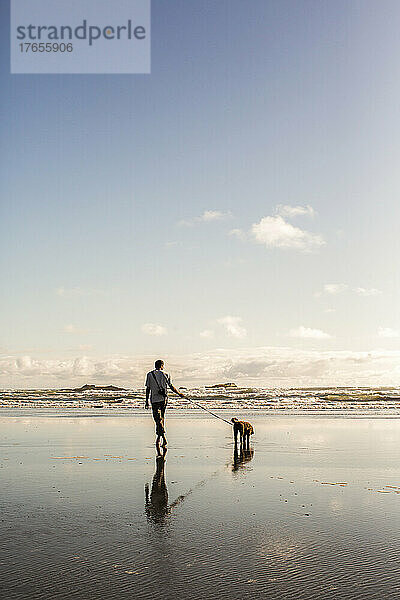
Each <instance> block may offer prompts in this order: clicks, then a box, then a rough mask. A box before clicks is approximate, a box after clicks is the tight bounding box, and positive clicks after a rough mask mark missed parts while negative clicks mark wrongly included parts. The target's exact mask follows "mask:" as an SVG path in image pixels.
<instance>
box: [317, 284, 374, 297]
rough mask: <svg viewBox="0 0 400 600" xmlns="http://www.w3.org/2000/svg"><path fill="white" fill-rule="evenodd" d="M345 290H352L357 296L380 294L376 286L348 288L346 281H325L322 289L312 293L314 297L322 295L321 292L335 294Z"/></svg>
mask: <svg viewBox="0 0 400 600" xmlns="http://www.w3.org/2000/svg"><path fill="white" fill-rule="evenodd" d="M346 291H350V292H353V293H355V294H358V295H359V296H379V295H380V294H382V292H381V290H377V289H376V288H363V287H355V288H350V287H349V286H348V285H347V284H346V283H326V284H325V285H324V286H323V288H322V291H320V292H316V293H315V294H314V295H315V296H316V297H319V296H322V294H331V295H337V294H342V293H343V292H346Z"/></svg>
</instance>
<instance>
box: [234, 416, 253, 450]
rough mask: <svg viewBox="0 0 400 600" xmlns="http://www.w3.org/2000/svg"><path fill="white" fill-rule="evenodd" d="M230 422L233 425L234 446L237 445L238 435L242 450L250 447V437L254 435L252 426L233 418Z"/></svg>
mask: <svg viewBox="0 0 400 600" xmlns="http://www.w3.org/2000/svg"><path fill="white" fill-rule="evenodd" d="M231 421H232V423H233V435H234V438H235V446H236V445H237V438H238V434H240V445H241V446H243V448H248V447H249V446H250V436H251V435H253V433H254V429H253V425H251V424H250V423H247V421H238V420H237V419H236V417H233V419H231Z"/></svg>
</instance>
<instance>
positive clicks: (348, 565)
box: [0, 410, 400, 600]
mask: <svg viewBox="0 0 400 600" xmlns="http://www.w3.org/2000/svg"><path fill="white" fill-rule="evenodd" d="M243 414H245V416H246V420H250V421H251V422H252V423H253V425H254V427H255V431H256V434H255V436H254V438H253V441H252V449H253V452H250V453H248V454H246V455H245V456H240V455H239V456H237V457H235V456H234V453H233V446H232V440H231V431H230V429H229V427H228V426H227V425H226V424H225V423H223V422H221V421H218V420H216V419H213V418H212V417H208V416H207V415H206V414H204V413H202V414H197V413H196V414H194V413H192V412H188V413H184V412H181V413H178V412H175V413H173V412H172V411H171V412H170V413H169V414H168V418H167V427H168V436H169V442H170V447H169V450H168V452H167V454H166V456H165V462H163V461H160V460H159V461H158V462H157V461H156V458H155V451H154V447H153V446H152V442H153V424H152V421H151V418H150V415H149V414H144V413H138V414H135V415H132V416H127V415H124V416H119V417H117V416H110V415H104V416H99V415H95V416H90V415H89V414H88V415H84V414H82V415H80V416H70V415H68V416H65V414H58V415H57V414H56V413H54V412H53V413H52V414H51V415H43V413H41V412H39V411H37V412H36V413H35V412H34V411H30V413H29V414H27V413H26V412H23V413H21V411H14V412H12V411H10V410H8V411H7V412H4V411H2V412H1V413H0V439H1V442H0V478H1V486H2V493H1V500H0V508H1V523H0V526H1V527H0V552H1V556H0V563H1V564H0V590H1V591H2V595H3V597H4V598H7V599H10V600H13V599H22V598H27V599H28V598H29V599H32V600H34V599H50V598H51V599H53V598H76V599H79V600H88V599H91V600H92V599H93V600H97V599H100V598H102V599H103V598H107V599H113V598H122V599H125V598H130V599H132V598H135V599H136V598H138V599H142V598H143V599H147V598H154V597H159V598H163V599H168V600H169V599H171V600H172V599H181V598H182V599H183V598H188V597H189V598H192V599H194V600H195V599H211V598H213V599H214V598H217V597H220V598H230V599H231V600H232V599H234V600H239V599H240V600H241V599H247V598H249V599H250V598H252V599H253V598H255V599H258V598H271V599H275V598H276V599H278V598H282V599H283V598H285V599H286V598H296V599H307V600H311V599H315V598H319V597H322V596H323V597H324V598H332V599H333V598H335V599H337V598H343V599H347V598H349V599H350V598H351V599H353V598H362V599H365V598H368V599H369V598H377V599H378V598H380V599H382V598H399V597H400V582H399V574H400V566H399V565H400V562H399V559H400V519H399V517H398V515H399V508H400V493H398V492H400V445H399V444H398V440H399V437H400V420H399V419H396V418H391V419H385V418H379V419H377V418H368V417H365V416H364V417H363V418H358V417H354V418H338V417H336V418H331V417H330V416H329V415H326V416H324V417H322V416H313V417H309V416H277V415H275V416H271V415H270V414H268V415H267V414H263V413H261V412H259V411H258V412H257V413H249V412H248V413H243ZM333 484H335V485H333ZM339 484H341V485H339ZM389 486H392V487H389ZM146 496H147V500H146Z"/></svg>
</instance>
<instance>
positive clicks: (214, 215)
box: [178, 210, 232, 227]
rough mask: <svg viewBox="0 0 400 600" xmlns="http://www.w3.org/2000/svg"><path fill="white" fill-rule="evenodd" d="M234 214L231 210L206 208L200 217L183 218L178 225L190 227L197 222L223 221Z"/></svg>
mask: <svg viewBox="0 0 400 600" xmlns="http://www.w3.org/2000/svg"><path fill="white" fill-rule="evenodd" d="M231 216H232V213H231V212H230V211H226V212H223V211H222V210H205V211H204V212H203V214H201V215H200V216H199V217H194V218H193V219H181V220H180V221H178V225H180V226H181V227H190V226H191V225H194V224H195V223H210V222H212V221H223V220H224V219H229V218H230V217H231Z"/></svg>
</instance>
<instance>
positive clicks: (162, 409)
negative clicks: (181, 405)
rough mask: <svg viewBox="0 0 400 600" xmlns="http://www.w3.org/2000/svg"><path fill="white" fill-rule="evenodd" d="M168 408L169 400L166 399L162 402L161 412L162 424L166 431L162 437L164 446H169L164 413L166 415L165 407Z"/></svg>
mask: <svg viewBox="0 0 400 600" xmlns="http://www.w3.org/2000/svg"><path fill="white" fill-rule="evenodd" d="M166 408H167V401H166V400H165V402H161V407H160V413H161V419H160V422H161V425H162V428H163V431H164V433H163V434H162V438H163V440H164V441H163V446H164V448H165V447H166V446H167V438H166V437H165V426H164V415H165V409H166Z"/></svg>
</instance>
